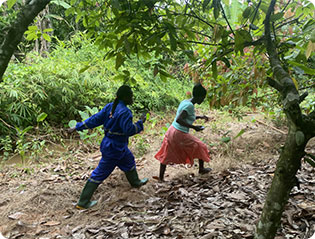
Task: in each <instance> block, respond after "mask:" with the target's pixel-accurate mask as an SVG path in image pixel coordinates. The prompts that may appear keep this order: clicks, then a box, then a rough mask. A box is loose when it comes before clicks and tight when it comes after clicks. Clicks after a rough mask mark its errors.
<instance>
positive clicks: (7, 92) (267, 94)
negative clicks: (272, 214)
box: [0, 0, 315, 239]
mask: <svg viewBox="0 0 315 239" xmlns="http://www.w3.org/2000/svg"><path fill="white" fill-rule="evenodd" d="M29 3H30V2H27V1H26V2H24V1H6V2H3V3H2V4H1V6H0V12H1V17H0V28H1V31H0V40H1V42H2V44H1V47H3V46H5V44H6V42H7V41H8V39H9V36H10V34H9V32H10V28H11V29H12V28H14V24H15V23H16V22H17V21H18V19H19V12H23V9H25V7H26V6H27V4H29ZM35 3H36V1H35ZM268 7H269V1H237V0H233V1H218V0H213V1H182V2H181V1H114V0H113V1H103V2H102V1H57V0H56V1H49V5H47V6H45V7H44V10H43V11H41V12H40V14H38V15H37V16H36V18H35V19H34V21H33V22H32V24H31V25H29V26H27V30H26V31H25V32H23V38H22V39H21V42H20V43H19V44H18V47H17V48H16V49H15V50H14V52H13V55H12V57H10V63H9V64H8V65H7V66H5V65H6V64H4V63H2V61H1V63H2V64H1V69H3V68H5V70H4V71H3V76H2V78H1V82H0V92H1V94H0V109H1V110H0V148H1V152H0V153H1V154H0V155H1V156H0V157H1V166H0V167H1V171H0V176H1V181H0V192H1V194H0V209H1V212H0V221H1V224H0V238H203V239H205V238H254V234H255V231H256V230H257V229H256V225H258V223H259V220H260V215H261V214H262V210H263V206H264V203H265V201H266V196H267V192H268V190H269V188H270V185H271V183H272V180H273V177H274V175H275V174H276V173H275V171H276V164H277V162H278V161H279V157H281V152H283V151H284V147H285V146H284V145H285V144H286V138H287V137H288V136H287V135H290V132H292V130H291V129H292V126H291V123H290V121H291V119H290V117H288V116H287V115H288V114H287V113H286V111H290V110H291V108H290V109H289V110H287V109H286V100H284V99H286V98H285V97H283V95H282V94H283V92H284V91H285V90H280V91H279V90H278V88H281V87H278V86H277V83H274V80H273V79H275V75H276V74H275V72H274V68H275V67H270V61H269V58H270V56H271V54H270V52H268V49H267V48H268V47H266V45H267V44H265V43H264V42H265V41H266V39H265V35H266V34H265V32H264V24H265V22H266V20H265V19H266V16H267V15H268ZM274 9H275V11H274V13H273V14H272V15H271V19H270V22H271V24H270V25H271V26H272V34H270V35H272V40H273V42H275V45H276V49H277V53H278V57H279V60H280V62H281V64H282V66H283V68H284V69H285V71H286V72H288V73H289V74H290V81H291V82H292V84H293V86H294V89H295V90H297V91H298V92H300V93H301V97H300V102H299V107H300V110H301V112H303V114H304V115H306V116H310V118H312V117H313V114H314V110H315V92H314V91H315V90H314V84H315V83H314V75H315V54H314V50H315V31H314V25H315V21H314V5H313V4H312V3H311V2H310V1H279V2H278V5H276V6H275V8H274ZM1 49H3V48H1ZM1 54H3V51H2V52H1ZM3 55H4V54H3ZM1 60H2V58H1ZM197 82H201V83H202V84H203V85H204V86H205V88H206V89H207V92H208V93H207V98H206V100H205V102H204V103H203V104H202V105H200V106H197V107H196V108H197V113H198V114H205V115H207V116H209V117H210V118H211V120H210V121H209V122H207V123H205V124H204V123H203V122H202V121H197V122H196V123H197V124H204V125H205V126H206V128H205V130H204V131H202V132H198V133H196V132H191V133H193V134H194V135H196V136H197V137H199V138H201V140H202V141H204V142H205V143H206V144H207V145H208V147H209V149H210V151H211V157H212V161H211V162H210V164H209V165H208V166H209V167H211V168H212V169H213V171H212V172H211V173H210V174H209V175H205V176H200V175H198V174H197V168H196V167H197V166H196V165H194V166H192V167H186V166H172V167H169V168H167V171H166V180H167V182H165V183H159V182H158V181H157V180H155V178H156V176H157V175H158V170H159V163H158V161H157V160H156V159H155V158H154V154H155V153H156V152H157V151H158V150H159V147H160V145H161V142H162V140H163V136H164V133H165V132H166V130H167V128H168V127H169V125H170V124H171V123H172V121H173V119H174V116H175V112H176V108H177V106H178V104H179V102H180V101H181V100H183V99H185V98H190V97H191V90H192V87H193V85H194V84H195V83H197ZM123 83H126V84H129V85H130V86H131V87H132V88H133V91H134V97H135V100H134V101H135V103H134V104H133V105H132V106H131V109H132V111H133V113H134V119H135V120H136V119H137V118H139V116H140V115H141V114H142V113H143V112H147V122H146V123H145V130H144V132H143V133H141V134H139V135H136V136H134V137H132V138H131V139H130V140H131V142H130V148H131V150H132V151H133V153H134V154H135V156H136V161H137V167H138V170H139V174H140V176H141V177H149V179H150V181H149V183H148V185H146V186H144V187H142V188H141V189H132V188H130V186H129V185H128V183H127V181H126V179H125V178H124V175H123V174H122V173H121V172H120V171H119V170H115V171H114V173H113V174H112V175H111V176H110V177H109V178H108V179H107V180H106V181H104V183H103V184H102V185H101V187H100V188H99V189H98V191H97V192H96V194H95V197H96V198H99V204H98V205H97V206H96V207H95V208H93V209H91V210H86V211H78V210H76V209H74V204H75V203H76V200H77V199H78V197H79V194H80V192H81V189H82V187H83V185H84V183H85V181H86V179H87V178H88V177H89V173H90V172H91V171H92V170H93V169H94V168H95V166H96V165H97V162H98V160H99V158H100V153H99V144H100V141H101V139H102V137H103V132H102V128H98V129H94V130H90V131H85V132H80V133H78V134H75V135H68V134H67V131H66V130H67V128H69V127H71V126H73V125H74V124H75V123H76V122H77V121H82V120H84V119H86V118H88V117H89V116H90V115H92V114H94V113H96V112H98V111H99V110H100V109H101V108H102V107H104V106H105V105H106V104H107V103H109V102H111V101H113V99H114V98H115V92H116V90H117V89H118V87H119V86H120V85H121V84H123ZM270 86H272V87H273V88H272V87H270ZM274 88H275V89H276V90H278V91H276V90H275V89H274ZM287 88H289V86H287ZM306 92H307V94H306ZM288 118H289V119H288ZM297 125H298V124H297ZM295 128H298V129H299V127H295ZM313 130H314V128H313V129H312V130H309V131H310V132H312V131H313ZM296 132H297V133H295V136H294V137H295V140H296V142H297V146H299V145H302V143H301V144H299V142H300V141H301V140H302V141H303V140H304V139H305V138H307V140H305V145H304V146H305V150H304V148H303V151H305V155H302V157H301V160H300V163H301V167H300V169H299V171H298V173H297V174H296V179H297V181H298V183H295V184H294V185H293V187H292V190H291V189H290V191H289V193H290V195H289V198H288V199H287V200H288V203H287V204H285V205H286V206H283V207H284V210H283V214H282V217H281V220H280V221H281V224H280V225H276V232H275V234H274V235H271V236H270V235H269V236H267V237H260V238H274V237H276V238H279V239H280V238H301V239H302V238H307V239H308V238H311V237H312V236H313V234H314V233H315V226H314V221H315V218H314V211H315V202H314V198H315V197H314V196H315V194H314V191H315V190H314V179H313V174H314V164H315V163H314V160H315V159H314V156H313V155H314V154H315V142H314V138H313V139H312V137H311V136H309V135H307V134H306V133H305V132H304V131H303V130H296ZM300 132H302V134H303V132H304V134H303V136H301V133H300ZM303 137H304V138H303ZM294 175H295V174H294ZM281 213H282V212H281ZM256 237H257V238H259V237H258V236H257V234H256Z"/></svg>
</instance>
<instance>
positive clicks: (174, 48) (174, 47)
mask: <svg viewBox="0 0 315 239" xmlns="http://www.w3.org/2000/svg"><path fill="white" fill-rule="evenodd" d="M168 35H169V37H170V43H171V49H172V50H173V51H176V48H177V42H176V39H175V38H174V36H173V34H172V33H169V34H168Z"/></svg>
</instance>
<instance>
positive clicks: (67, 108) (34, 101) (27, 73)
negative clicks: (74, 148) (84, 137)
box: [0, 34, 193, 149]
mask: <svg viewBox="0 0 315 239" xmlns="http://www.w3.org/2000/svg"><path fill="white" fill-rule="evenodd" d="M103 55H104V52H103V51H100V50H99V49H98V48H97V47H96V46H95V45H93V44H92V42H91V41H90V40H87V39H86V38H85V36H84V35H82V34H80V35H75V36H73V37H72V38H71V41H59V42H58V44H56V45H55V48H54V50H53V51H52V52H51V53H50V54H49V56H48V57H45V58H43V57H40V56H38V54H36V53H35V54H32V53H30V54H28V56H27V60H26V61H25V62H24V63H15V64H11V65H10V66H9V69H8V71H7V75H6V78H5V81H4V82H2V83H0V108H1V111H0V119H1V120H0V135H2V136H1V140H0V145H1V146H0V148H1V147H2V148H3V147H4V145H5V144H6V143H5V142H6V141H7V140H8V139H7V138H6V137H4V136H5V135H9V136H10V135H11V136H12V137H13V139H14V138H15V137H16V134H17V131H16V128H21V129H24V128H26V127H27V126H35V125H36V124H37V117H38V116H39V115H40V114H42V113H45V114H47V118H46V119H45V122H46V123H48V124H49V125H50V126H57V127H59V128H62V127H68V122H69V121H70V120H71V119H77V120H78V121H79V120H81V117H80V115H79V112H80V111H86V107H90V108H93V107H96V108H97V109H100V108H102V107H103V106H104V105H105V104H107V103H108V102H111V101H112V100H113V99H114V98H115V92H116V90H117V89H118V87H119V86H120V85H121V84H123V83H127V84H130V85H131V86H132V88H133V89H134V92H135V99H134V101H135V103H134V105H133V106H132V109H133V110H134V112H135V113H136V114H137V112H142V111H144V110H145V111H152V110H154V111H162V110H165V109H170V108H174V107H176V106H177V105H178V102H179V101H180V100H182V99H183V98H184V97H186V95H185V93H186V92H187V91H188V90H191V87H192V85H193V82H192V81H191V80H189V78H188V77H185V78H180V79H171V80H169V81H167V82H165V81H163V80H161V79H160V78H159V77H158V76H156V77H154V75H153V74H152V71H151V70H150V68H147V65H146V62H141V61H140V60H138V59H136V58H131V59H130V60H129V62H128V63H127V64H126V65H125V66H124V67H123V68H121V69H120V70H119V71H118V72H116V70H115V63H114V62H113V60H104V59H103ZM174 60H176V59H174ZM180 62H181V61H180V60H179V64H180ZM177 67H182V66H180V65H178V66H177ZM126 69H128V74H127V73H126V72H127V71H126ZM43 130H47V127H46V129H43ZM13 141H14V140H13ZM1 142H2V143H1ZM3 149H4V148H3Z"/></svg>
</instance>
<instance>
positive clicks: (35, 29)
mask: <svg viewBox="0 0 315 239" xmlns="http://www.w3.org/2000/svg"><path fill="white" fill-rule="evenodd" d="M27 29H28V30H30V31H37V30H38V27H37V26H29V27H28V28H27Z"/></svg>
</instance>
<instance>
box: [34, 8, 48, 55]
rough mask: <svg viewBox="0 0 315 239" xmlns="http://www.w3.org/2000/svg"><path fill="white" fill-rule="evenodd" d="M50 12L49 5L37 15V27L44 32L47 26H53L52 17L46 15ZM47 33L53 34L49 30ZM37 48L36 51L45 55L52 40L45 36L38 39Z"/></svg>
mask: <svg viewBox="0 0 315 239" xmlns="http://www.w3.org/2000/svg"><path fill="white" fill-rule="evenodd" d="M48 14H49V6H46V8H45V9H44V10H43V11H42V12H41V13H40V14H39V15H38V17H37V19H38V20H37V23H36V25H37V27H38V29H40V31H41V32H44V30H45V29H47V28H52V26H51V21H50V18H46V17H45V16H46V15H48ZM46 34H48V35H51V33H49V32H47V33H46ZM36 43H37V48H36V51H37V52H38V53H39V54H40V55H41V56H45V55H46V52H47V51H49V47H50V42H49V41H46V40H45V39H44V38H43V36H41V38H40V39H37V40H36Z"/></svg>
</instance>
